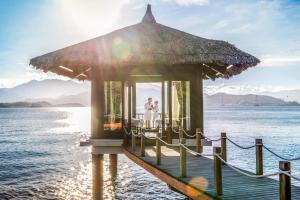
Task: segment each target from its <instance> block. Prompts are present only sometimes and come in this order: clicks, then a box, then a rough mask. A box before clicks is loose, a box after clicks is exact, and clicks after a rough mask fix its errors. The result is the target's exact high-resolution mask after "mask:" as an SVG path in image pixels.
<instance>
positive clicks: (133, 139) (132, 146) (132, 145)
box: [131, 132, 135, 151]
mask: <svg viewBox="0 0 300 200" xmlns="http://www.w3.org/2000/svg"><path fill="white" fill-rule="evenodd" d="M131 149H132V151H135V135H134V134H133V132H131Z"/></svg>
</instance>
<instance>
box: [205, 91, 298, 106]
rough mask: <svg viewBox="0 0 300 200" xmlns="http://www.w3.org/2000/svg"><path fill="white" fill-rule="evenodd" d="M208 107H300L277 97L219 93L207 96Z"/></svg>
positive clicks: (295, 103)
mask: <svg viewBox="0 0 300 200" xmlns="http://www.w3.org/2000/svg"><path fill="white" fill-rule="evenodd" d="M204 104H205V105H206V106H300V104H299V103H298V102H295V101H293V102H287V101H284V100H281V99H278V98H275V97H271V96H266V95H253V94H248V95H231V94H225V93H217V94H214V95H205V96H204Z"/></svg>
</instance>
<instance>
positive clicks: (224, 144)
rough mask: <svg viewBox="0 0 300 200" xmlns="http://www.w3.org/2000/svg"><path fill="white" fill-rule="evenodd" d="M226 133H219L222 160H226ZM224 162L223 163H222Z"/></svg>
mask: <svg viewBox="0 0 300 200" xmlns="http://www.w3.org/2000/svg"><path fill="white" fill-rule="evenodd" d="M226 137H227V136H226V133H221V149H222V150H221V151H222V158H223V160H225V161H227V144H226V140H227V139H226ZM223 164H225V163H223Z"/></svg>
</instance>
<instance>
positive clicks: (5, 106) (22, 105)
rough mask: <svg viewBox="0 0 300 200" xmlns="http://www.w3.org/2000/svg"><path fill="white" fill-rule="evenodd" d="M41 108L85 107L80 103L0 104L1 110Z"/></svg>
mask: <svg viewBox="0 0 300 200" xmlns="http://www.w3.org/2000/svg"><path fill="white" fill-rule="evenodd" d="M41 107H83V105H82V104H79V103H69V104H57V105H52V104H50V103H48V102H45V101H42V102H15V103H0V108H41Z"/></svg>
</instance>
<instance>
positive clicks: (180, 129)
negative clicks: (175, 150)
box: [178, 126, 184, 140]
mask: <svg viewBox="0 0 300 200" xmlns="http://www.w3.org/2000/svg"><path fill="white" fill-rule="evenodd" d="M178 137H179V140H180V139H181V138H184V135H183V128H182V126H179V136H178Z"/></svg>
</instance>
